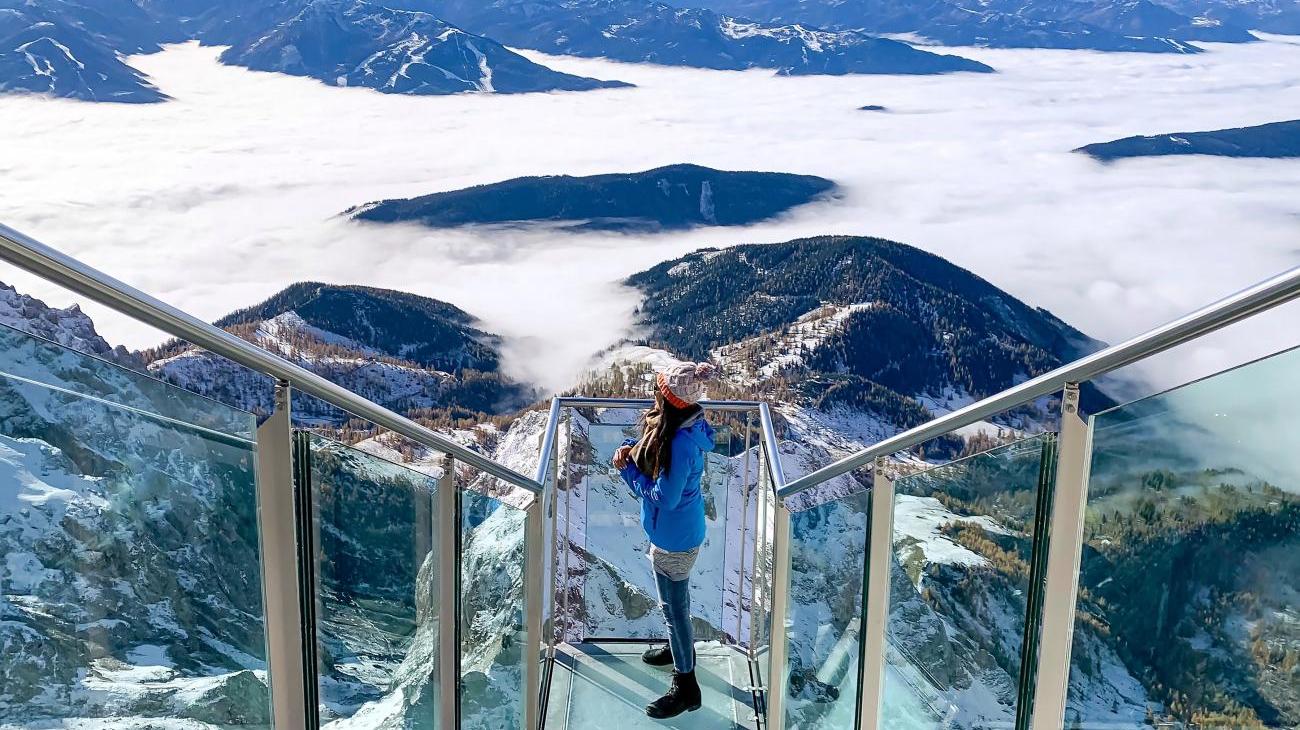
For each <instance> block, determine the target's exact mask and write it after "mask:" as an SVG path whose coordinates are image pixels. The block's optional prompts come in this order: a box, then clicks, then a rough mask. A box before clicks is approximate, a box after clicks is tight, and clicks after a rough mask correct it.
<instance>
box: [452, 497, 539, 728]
mask: <svg viewBox="0 0 1300 730" xmlns="http://www.w3.org/2000/svg"><path fill="white" fill-rule="evenodd" d="M460 479H461V483H469V482H470V481H471V480H473V481H474V484H475V487H476V488H466V489H462V490H461V492H460V502H461V522H460V530H461V535H460V545H461V553H460V555H459V556H458V557H459V560H460V571H461V575H460V610H461V618H460V626H459V627H458V629H459V631H460V665H461V686H460V718H461V727H462V728H465V729H466V730H517V729H518V728H522V727H523V726H524V689H523V687H524V678H525V677H524V672H525V664H526V663H527V662H530V661H534V660H535V659H536V658H537V654H536V651H529V650H526V649H527V638H526V635H525V617H526V616H527V608H528V606H527V601H528V600H533V597H531V596H528V595H526V593H525V591H524V571H525V567H526V566H527V565H528V554H527V547H526V545H525V517H526V513H525V512H524V511H522V510H519V509H516V508H515V507H512V506H510V505H509V504H507V503H506V502H505V501H504V500H502V499H496V498H493V497H489V496H487V495H486V494H483V493H481V492H480V491H478V489H477V488H482V487H485V485H486V483H487V482H493V483H497V482H498V480H495V479H484V478H481V477H480V478H477V479H475V478H474V477H473V476H472V475H471V476H469V477H467V476H466V475H464V474H462V475H461V477H460ZM498 486H499V487H500V489H499V490H498V489H487V490H486V491H493V492H500V493H503V494H505V493H510V492H512V490H510V489H509V488H508V487H507V486H506V485H498Z"/></svg>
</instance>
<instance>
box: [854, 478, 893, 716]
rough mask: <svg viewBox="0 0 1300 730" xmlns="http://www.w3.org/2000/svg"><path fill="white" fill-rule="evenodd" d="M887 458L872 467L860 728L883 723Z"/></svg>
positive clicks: (889, 541) (889, 522) (889, 553)
mask: <svg viewBox="0 0 1300 730" xmlns="http://www.w3.org/2000/svg"><path fill="white" fill-rule="evenodd" d="M887 463H888V460H887V459H886V458H884V457H879V458H877V459H876V463H875V467H874V469H873V470H872V484H871V514H870V517H869V518H868V522H867V525H868V528H867V564H866V572H865V575H864V576H863V586H862V588H863V596H862V609H863V627H864V628H863V631H862V661H860V662H858V671H859V672H861V674H860V675H859V677H858V687H860V688H861V691H860V692H859V693H858V728H860V730H877V728H878V727H880V704H881V701H882V698H883V697H884V692H885V666H886V663H885V649H886V642H887V632H888V629H889V577H890V576H889V574H890V571H891V570H892V569H893V549H894V548H893V539H894V480H893V479H891V478H889V476H888V474H886V473H885V469H886V465H887Z"/></svg>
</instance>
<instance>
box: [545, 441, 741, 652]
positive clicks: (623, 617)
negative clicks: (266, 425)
mask: <svg viewBox="0 0 1300 730" xmlns="http://www.w3.org/2000/svg"><path fill="white" fill-rule="evenodd" d="M585 430H586V436H587V441H588V445H589V448H588V449H587V450H586V451H585V457H580V458H581V461H580V462H579V463H578V464H576V465H575V466H577V467H578V468H579V469H581V470H582V474H583V481H584V486H585V487H586V489H585V490H583V494H582V496H581V497H580V498H579V499H581V500H583V501H584V502H585V515H586V520H585V522H584V523H583V526H582V527H583V533H582V534H583V538H584V542H583V543H582V545H581V549H580V550H575V553H576V554H575V555H573V556H570V560H571V561H578V560H580V561H585V562H586V573H585V576H584V577H583V581H582V597H583V605H582V607H581V609H580V610H581V611H582V613H583V614H585V624H586V636H587V637H589V638H619V639H626V638H643V639H650V638H656V639H665V638H667V629H666V628H665V627H664V619H663V614H662V613H661V612H660V610H659V599H658V593H657V590H656V588H655V581H654V573H653V570H652V568H651V565H650V561H649V560H648V559H647V558H646V554H647V552H648V550H649V548H650V543H649V541H648V539H647V538H646V535H645V531H644V530H643V529H642V527H641V502H640V499H639V498H638V497H637V496H636V495H635V494H633V493H632V491H631V490H630V489H629V488H628V486H627V484H626V483H625V482H624V481H623V479H622V478H621V477H620V476H619V474H618V471H617V470H616V469H614V468H613V466H611V464H610V462H611V460H612V459H613V457H614V452H615V451H616V450H617V449H618V447H619V446H620V445H622V443H623V441H624V440H625V439H627V438H635V437H637V435H639V433H640V431H639V428H638V427H637V426H635V425H616V424H603V423H591V424H589V425H588V426H587V428H586V429H585ZM575 435H576V434H575ZM729 436H730V434H729V432H728V431H727V430H726V429H718V435H717V438H716V442H717V443H718V444H719V445H720V447H721V448H722V449H725V448H727V444H728V443H729ZM579 453H584V452H579ZM741 460H743V456H738V457H736V458H735V459H729V458H727V457H726V456H725V455H724V454H722V453H713V454H710V455H709V456H708V460H707V461H706V466H705V471H704V476H703V479H702V483H701V490H702V492H703V496H704V511H705V518H706V521H707V524H708V531H707V536H706V537H705V542H704V545H703V547H702V548H701V550H700V556H699V559H698V560H697V561H696V563H695V568H694V569H693V571H692V573H691V607H692V615H693V617H694V618H695V620H696V632H695V635H696V639H697V640H698V641H709V640H715V639H721V638H722V635H723V631H722V625H723V615H724V610H723V602H724V591H723V583H724V580H725V579H726V563H725V560H726V555H725V552H726V544H727V530H728V525H727V504H728V491H729V490H730V489H731V488H732V486H733V484H736V482H737V480H738V478H739V471H738V467H737V464H738V463H739V462H740V461H741ZM737 488H738V486H737ZM570 509H574V508H573V507H571V508H570ZM735 534H736V535H737V536H738V535H739V527H738V526H737V527H736V530H735ZM734 625H735V617H734V612H733V613H732V626H733V629H732V630H733V632H734Z"/></svg>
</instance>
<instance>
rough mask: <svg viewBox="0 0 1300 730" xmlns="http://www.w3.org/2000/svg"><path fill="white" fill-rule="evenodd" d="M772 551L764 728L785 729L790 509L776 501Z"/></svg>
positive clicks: (787, 673) (781, 502)
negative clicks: (769, 636)
mask: <svg viewBox="0 0 1300 730" xmlns="http://www.w3.org/2000/svg"><path fill="white" fill-rule="evenodd" d="M773 448H775V445H774V446H773ZM772 549H773V557H772V617H771V621H772V633H771V644H770V647H769V649H768V654H767V658H768V673H767V676H768V677H769V678H770V680H769V681H770V683H771V685H772V689H771V691H770V692H768V695H767V726H768V727H769V728H780V727H785V724H784V717H783V715H784V712H785V693H786V691H787V688H788V684H789V674H790V673H789V672H788V671H787V667H786V648H787V647H786V632H787V630H788V628H789V622H788V619H787V614H788V613H789V607H790V510H789V509H787V508H786V506H785V502H784V501H782V500H780V499H777V500H776V515H775V529H774V530H773V534H772Z"/></svg>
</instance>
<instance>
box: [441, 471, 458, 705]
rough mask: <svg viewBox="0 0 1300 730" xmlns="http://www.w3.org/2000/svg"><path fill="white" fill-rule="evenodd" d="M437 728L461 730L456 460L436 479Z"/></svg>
mask: <svg viewBox="0 0 1300 730" xmlns="http://www.w3.org/2000/svg"><path fill="white" fill-rule="evenodd" d="M437 519H438V596H439V600H438V677H437V684H438V688H437V692H438V727H439V728H441V730H455V728H458V727H460V622H459V618H460V490H459V489H458V487H457V486H456V459H455V458H454V457H452V456H450V455H448V456H446V457H444V458H443V460H442V477H441V478H440V479H438V518H437Z"/></svg>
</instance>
